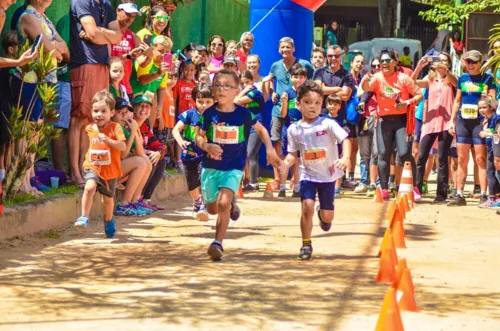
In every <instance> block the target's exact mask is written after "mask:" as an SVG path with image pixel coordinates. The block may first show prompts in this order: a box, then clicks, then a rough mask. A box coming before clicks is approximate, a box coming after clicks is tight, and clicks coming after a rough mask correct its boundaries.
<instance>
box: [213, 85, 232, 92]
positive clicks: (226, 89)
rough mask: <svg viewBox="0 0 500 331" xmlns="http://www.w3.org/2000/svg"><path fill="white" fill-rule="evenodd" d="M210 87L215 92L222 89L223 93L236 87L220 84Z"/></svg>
mask: <svg viewBox="0 0 500 331" xmlns="http://www.w3.org/2000/svg"><path fill="white" fill-rule="evenodd" d="M212 87H213V88H214V89H216V90H219V89H223V90H224V91H229V90H232V89H235V88H236V87H234V86H233V85H226V84H225V85H222V84H214V85H212Z"/></svg>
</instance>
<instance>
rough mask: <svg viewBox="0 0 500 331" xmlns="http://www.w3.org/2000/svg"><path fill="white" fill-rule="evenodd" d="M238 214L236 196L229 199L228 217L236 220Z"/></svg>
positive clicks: (238, 216)
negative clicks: (229, 209) (229, 210)
mask: <svg viewBox="0 0 500 331" xmlns="http://www.w3.org/2000/svg"><path fill="white" fill-rule="evenodd" d="M240 215H241V210H240V207H238V204H237V203H236V198H233V200H232V201H231V212H230V217H231V219H232V220H233V221H237V220H238V218H240Z"/></svg>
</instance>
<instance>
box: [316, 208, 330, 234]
mask: <svg viewBox="0 0 500 331" xmlns="http://www.w3.org/2000/svg"><path fill="white" fill-rule="evenodd" d="M316 212H317V213H318V219H319V226H320V227H321V229H322V230H323V231H325V232H328V231H330V229H331V228H332V223H325V222H323V220H322V219H321V207H320V206H319V205H318V206H316Z"/></svg>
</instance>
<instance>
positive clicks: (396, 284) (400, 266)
mask: <svg viewBox="0 0 500 331" xmlns="http://www.w3.org/2000/svg"><path fill="white" fill-rule="evenodd" d="M406 269H408V265H407V264H406V259H405V258H402V259H399V263H398V266H397V267H396V277H395V278H394V281H393V282H392V285H391V286H392V287H394V288H395V289H397V288H398V287H399V282H400V281H401V277H402V276H403V272H404V271H405V270H406Z"/></svg>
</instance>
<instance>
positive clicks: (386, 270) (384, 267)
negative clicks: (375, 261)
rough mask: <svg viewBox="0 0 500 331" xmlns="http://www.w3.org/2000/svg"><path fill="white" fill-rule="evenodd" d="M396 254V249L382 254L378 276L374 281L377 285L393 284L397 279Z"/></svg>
mask: <svg viewBox="0 0 500 331" xmlns="http://www.w3.org/2000/svg"><path fill="white" fill-rule="evenodd" d="M395 255H396V252H395V251H394V249H390V248H389V249H386V250H385V251H384V252H383V253H382V257H381V258H380V262H379V269H378V273H377V276H376V277H375V279H374V281H375V282H376V283H392V282H394V280H395V279H396V268H395V265H396V263H397V262H395V261H394V256H395Z"/></svg>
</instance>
